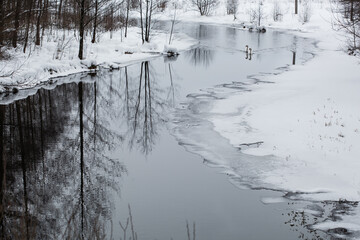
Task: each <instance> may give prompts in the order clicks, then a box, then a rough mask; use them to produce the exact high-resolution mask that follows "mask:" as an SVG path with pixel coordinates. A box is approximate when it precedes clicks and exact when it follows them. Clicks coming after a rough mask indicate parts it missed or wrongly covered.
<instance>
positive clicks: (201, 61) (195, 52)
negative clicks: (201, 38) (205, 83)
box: [185, 47, 215, 67]
mask: <svg viewBox="0 0 360 240" xmlns="http://www.w3.org/2000/svg"><path fill="white" fill-rule="evenodd" d="M214 54H215V53H214V51H212V50H210V49H208V48H205V47H198V48H194V49H192V50H189V51H187V52H186V53H185V56H186V57H187V58H188V59H189V60H190V61H191V63H192V64H194V65H195V66H199V65H202V66H205V67H208V66H209V65H210V64H211V62H212V61H213V59H214Z"/></svg>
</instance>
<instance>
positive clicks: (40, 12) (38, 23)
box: [35, 0, 42, 46]
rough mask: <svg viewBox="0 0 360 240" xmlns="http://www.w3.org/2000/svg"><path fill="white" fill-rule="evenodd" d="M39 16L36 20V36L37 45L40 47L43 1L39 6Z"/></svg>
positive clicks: (40, 1) (40, 0)
mask: <svg viewBox="0 0 360 240" xmlns="http://www.w3.org/2000/svg"><path fill="white" fill-rule="evenodd" d="M38 9H39V10H38V16H37V20H36V34H35V45H36V46H40V42H41V41H40V22H41V15H42V0H39V4H38Z"/></svg>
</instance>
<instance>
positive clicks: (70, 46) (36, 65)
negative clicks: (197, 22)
mask: <svg viewBox="0 0 360 240" xmlns="http://www.w3.org/2000/svg"><path fill="white" fill-rule="evenodd" d="M109 35H110V34H109V33H106V34H104V35H102V36H100V39H99V40H100V41H98V43H95V44H92V43H91V42H90V40H91V39H90V36H88V37H87V38H86V42H85V49H84V53H85V60H82V61H80V60H79V59H78V57H77V55H78V41H77V39H76V38H75V37H74V35H73V32H71V31H70V32H65V33H64V32H62V31H59V32H54V34H52V35H51V36H49V37H45V38H44V41H43V45H42V46H41V47H40V48H35V49H32V50H31V53H30V54H29V53H26V54H24V53H23V52H22V51H21V49H16V50H15V49H10V50H8V52H7V54H8V55H9V57H10V59H6V60H2V61H0V69H1V73H0V75H1V77H0V93H1V92H4V91H11V90H12V89H13V88H14V87H16V88H18V89H26V88H32V87H35V86H37V85H39V84H41V83H44V82H47V81H49V79H51V78H55V77H59V76H66V75H69V74H74V73H79V72H84V71H89V68H91V67H94V66H95V67H96V66H102V67H109V68H118V67H120V66H124V65H128V64H131V63H133V62H136V61H142V60H146V59H149V58H152V57H156V56H159V55H161V54H166V52H165V50H166V49H165V47H167V48H169V46H168V45H167V43H168V34H167V33H165V32H161V31H153V35H152V38H151V43H146V44H144V45H142V44H141V37H140V29H139V28H135V27H132V28H129V32H128V37H127V38H124V37H122V36H121V35H123V33H121V31H117V32H114V33H112V38H110V36H109ZM196 44H197V41H196V40H194V39H192V38H190V37H188V36H187V35H185V34H180V33H178V34H175V36H174V37H173V40H172V44H171V47H172V48H174V49H177V50H178V51H184V50H187V49H190V48H191V47H192V46H194V45H196Z"/></svg>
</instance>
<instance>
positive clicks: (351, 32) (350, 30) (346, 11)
mask: <svg viewBox="0 0 360 240" xmlns="http://www.w3.org/2000/svg"><path fill="white" fill-rule="evenodd" d="M333 13H334V27H335V28H336V29H341V30H344V31H345V33H346V34H347V37H348V42H347V47H348V50H349V53H351V54H353V53H354V52H355V51H356V50H360V1H359V0H339V1H336V2H334V4H333Z"/></svg>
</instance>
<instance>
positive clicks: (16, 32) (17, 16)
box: [0, 0, 168, 59]
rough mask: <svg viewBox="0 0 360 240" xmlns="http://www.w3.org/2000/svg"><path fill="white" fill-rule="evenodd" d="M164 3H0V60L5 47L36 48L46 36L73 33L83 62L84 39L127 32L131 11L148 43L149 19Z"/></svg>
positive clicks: (41, 0)
mask: <svg viewBox="0 0 360 240" xmlns="http://www.w3.org/2000/svg"><path fill="white" fill-rule="evenodd" d="M167 2H168V0H0V56H1V53H2V52H4V51H3V49H4V48H5V47H13V48H20V47H21V48H22V50H23V52H24V53H26V52H27V51H28V50H29V46H33V45H35V46H40V45H41V44H42V42H43V40H44V37H46V36H47V35H48V34H52V33H54V31H58V30H74V35H75V37H77V39H78V41H79V53H78V57H79V58H80V59H83V58H84V54H83V49H84V38H85V37H86V36H89V35H90V36H91V42H92V43H95V42H96V41H97V33H98V32H99V31H110V32H112V31H114V30H117V29H119V28H122V27H124V28H125V37H127V28H128V25H129V21H130V19H129V13H130V11H131V10H135V11H138V12H140V16H139V18H140V27H141V38H142V41H143V43H144V42H145V41H146V42H149V38H150V29H151V27H152V24H153V21H152V15H153V13H154V12H155V11H156V10H158V9H160V10H163V9H164V8H165V7H166V4H167Z"/></svg>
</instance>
